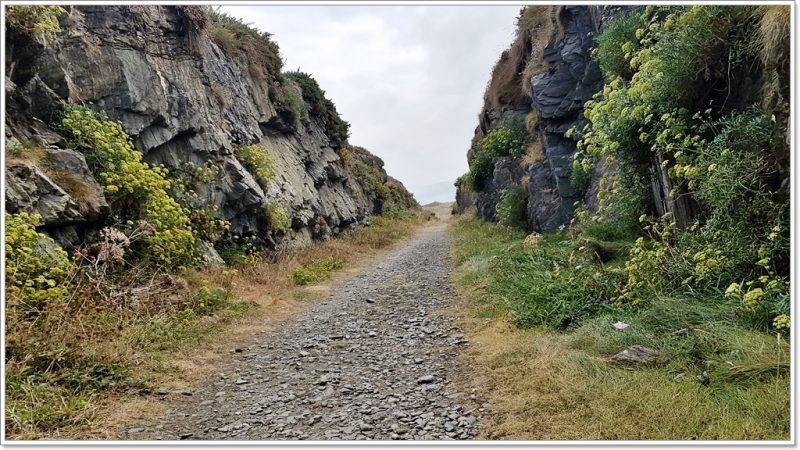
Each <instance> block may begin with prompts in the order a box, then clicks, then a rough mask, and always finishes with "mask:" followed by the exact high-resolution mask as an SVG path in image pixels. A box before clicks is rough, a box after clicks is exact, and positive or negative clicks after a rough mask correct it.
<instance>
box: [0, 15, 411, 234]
mask: <svg viewBox="0 0 800 450" xmlns="http://www.w3.org/2000/svg"><path fill="white" fill-rule="evenodd" d="M66 11H67V12H66V14H64V15H63V16H61V17H60V19H59V20H60V27H61V31H60V32H58V33H57V34H56V35H55V36H54V37H53V38H52V39H48V40H46V41H45V40H43V39H33V38H30V37H27V36H22V35H15V34H14V33H13V30H12V31H11V32H10V33H9V35H8V43H7V51H8V59H9V63H8V66H7V68H8V70H7V73H9V74H10V76H9V77H8V78H7V98H8V104H7V111H6V112H7V121H6V125H7V127H6V130H7V131H6V145H7V146H9V145H22V146H26V147H36V148H44V149H47V152H49V153H51V154H54V155H56V156H55V159H59V158H61V159H63V158H66V157H67V156H68V155H69V154H71V153H70V152H72V151H71V150H66V146H65V138H64V137H63V136H62V135H61V134H59V132H58V130H57V128H56V126H55V122H56V117H57V113H58V111H60V109H61V108H62V107H63V105H65V104H76V103H77V104H84V105H87V106H89V107H91V108H92V109H95V110H99V111H102V112H104V113H105V114H107V115H108V117H109V118H110V119H111V120H115V121H119V122H120V123H121V124H122V126H123V128H124V129H125V131H126V132H127V133H128V134H129V135H130V136H131V138H132V140H133V143H134V145H135V148H136V149H137V150H138V151H140V152H142V153H143V154H144V158H145V160H146V161H147V162H150V163H152V164H156V165H164V166H166V167H167V168H177V167H180V166H181V165H182V164H184V163H189V162H191V163H194V164H195V165H197V166H204V165H213V166H215V167H216V168H218V170H217V174H216V176H215V178H214V179H213V180H212V181H211V182H209V183H205V184H203V185H201V186H199V187H198V189H197V192H198V194H199V196H200V197H201V198H202V199H203V201H204V202H205V204H207V205H213V206H215V207H217V209H218V211H219V214H220V215H221V217H222V218H224V219H226V220H228V221H229V222H230V224H231V229H232V231H233V232H236V233H239V234H247V235H252V236H256V237H257V238H258V239H259V241H260V242H262V243H263V244H264V245H266V246H269V247H285V246H298V245H306V244H308V243H310V242H311V241H312V240H313V239H321V238H326V237H328V236H331V235H335V234H337V233H339V232H341V231H343V230H345V229H348V228H351V227H353V226H356V225H358V224H363V223H365V222H366V221H367V220H368V217H369V215H370V214H374V213H380V211H381V210H382V208H383V207H384V203H385V202H388V201H397V202H402V203H403V204H402V205H400V206H404V207H405V206H413V205H414V204H415V202H414V201H413V198H412V197H411V196H410V194H408V193H407V191H405V189H404V188H403V187H402V185H401V184H400V183H399V182H397V181H396V180H394V179H390V178H389V177H388V176H387V175H386V172H385V171H384V170H383V167H382V166H383V164H382V162H381V161H380V159H379V158H377V157H374V156H372V155H370V157H368V158H367V157H363V155H362V154H361V153H353V155H354V157H356V158H361V160H362V162H363V163H364V164H367V165H370V166H371V167H373V168H374V170H375V171H376V173H377V174H378V176H379V178H380V180H379V181H380V183H382V184H387V183H388V184H389V185H391V186H394V187H393V188H392V192H393V193H399V194H398V195H394V196H393V197H391V198H387V196H385V195H384V196H381V197H380V198H376V196H374V195H364V194H363V193H364V191H370V190H369V189H367V188H365V186H364V181H363V180H362V179H360V178H359V176H358V174H356V173H354V172H353V171H351V170H348V168H347V167H346V165H345V164H344V163H343V161H342V158H341V150H342V147H343V144H342V143H341V142H339V139H335V138H332V137H331V136H329V133H328V132H327V130H326V122H325V121H326V120H327V119H326V118H323V117H318V116H316V115H315V114H314V113H313V108H312V107H311V105H302V106H303V107H304V108H305V109H306V110H309V111H311V114H309V115H307V117H303V118H294V119H295V120H293V116H292V114H290V111H289V110H288V108H287V106H286V105H287V102H285V101H283V99H285V98H286V97H287V96H288V95H292V93H295V94H296V92H297V91H299V87H298V86H297V85H296V84H295V83H294V82H292V81H291V80H287V79H284V78H283V77H281V75H280V73H276V71H275V64H274V63H273V64H272V65H270V64H266V63H264V61H260V60H258V59H255V58H256V57H257V56H258V55H248V54H247V52H234V51H231V50H229V49H223V47H221V46H220V45H218V44H217V43H216V42H215V40H214V39H212V37H211V35H210V33H209V32H208V30H207V26H208V24H207V23H206V22H207V21H206V16H205V12H204V11H203V10H202V8H201V7H197V6H135V5H129V6H71V7H66ZM261 56H262V57H263V55H261ZM268 56H270V57H272V58H273V59H277V58H278V55H277V53H275V54H274V55H268ZM278 67H279V66H278ZM295 96H296V95H295ZM296 97H297V96H296ZM300 101H301V102H302V101H303V100H300ZM249 144H255V145H259V146H261V147H263V149H264V151H265V152H266V154H267V155H268V157H269V160H270V161H271V162H272V165H273V166H274V167H273V169H274V173H275V175H274V176H273V177H272V178H271V179H270V180H269V181H268V182H267V183H266V184H265V183H262V184H261V185H260V184H259V182H257V181H256V179H255V178H254V176H253V174H251V173H250V172H249V171H248V170H247V169H246V168H245V166H246V164H245V163H244V162H243V161H240V160H239V159H238V158H237V156H236V155H235V153H234V147H235V146H236V145H249ZM345 145H346V144H345ZM72 153H74V152H72ZM51 156H52V155H51ZM79 166H80V167H79ZM84 166H85V162H84V163H83V164H82V165H81V164H80V163H78V165H76V166H72V167H66V168H67V169H68V171H69V173H71V175H72V176H73V178H75V177H77V178H78V180H79V181H80V182H82V183H83V184H85V185H86V186H89V188H90V189H93V190H94V191H97V189H96V188H97V185H96V182H94V179H93V178H92V177H91V174H90V173H89V171H88V169H87V170H84V169H85V168H84ZM6 174H7V181H8V188H9V189H8V192H9V195H8V196H7V200H8V202H7V210H9V211H13V212H16V211H29V212H38V213H39V214H41V215H42V216H43V218H44V225H45V228H46V229H48V230H50V231H53V232H54V233H55V234H58V232H59V231H60V230H59V229H60V228H62V227H64V226H70V227H75V226H76V225H78V229H79V231H80V230H81V229H92V228H96V227H98V226H100V225H102V224H103V223H104V222H106V221H108V219H109V214H110V212H111V211H110V209H109V208H108V205H107V204H106V202H105V199H104V197H103V193H102V191H99V192H94V193H95V194H97V195H95V197H97V198H96V199H95V203H97V204H95V205H89V207H84V208H81V207H79V206H80V205H81V204H82V202H83V203H85V201H84V200H83V199H76V198H72V196H71V194H70V193H69V189H66V188H65V187H64V186H59V183H58V180H56V179H53V178H52V177H49V176H48V174H47V170H44V169H38V168H37V167H36V164H34V163H31V162H18V163H12V164H8V165H7V167H6ZM273 201H277V202H280V203H281V204H282V205H284V206H285V208H286V209H287V210H288V213H289V216H290V220H291V227H290V228H289V229H288V230H273V229H270V227H269V226H268V220H266V217H265V214H266V213H265V205H267V204H269V203H270V202H273Z"/></svg>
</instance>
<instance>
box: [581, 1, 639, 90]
mask: <svg viewBox="0 0 800 450" xmlns="http://www.w3.org/2000/svg"><path fill="white" fill-rule="evenodd" d="M646 26H647V22H646V21H645V17H644V15H643V14H641V13H639V12H633V13H627V14H623V15H621V16H618V17H615V18H614V19H612V20H611V21H609V22H608V23H606V24H603V33H602V34H600V36H598V37H597V49H596V50H595V51H594V53H593V54H594V57H595V59H596V60H597V64H598V66H600V70H601V71H602V72H603V76H604V77H605V79H606V81H612V80H614V79H615V78H617V77H622V78H624V79H630V77H631V74H632V73H631V68H630V59H631V57H633V55H634V54H635V53H636V51H637V50H638V49H639V48H640V47H641V44H640V43H639V39H638V38H637V37H636V31H637V30H639V29H643V28H645V27H646Z"/></svg>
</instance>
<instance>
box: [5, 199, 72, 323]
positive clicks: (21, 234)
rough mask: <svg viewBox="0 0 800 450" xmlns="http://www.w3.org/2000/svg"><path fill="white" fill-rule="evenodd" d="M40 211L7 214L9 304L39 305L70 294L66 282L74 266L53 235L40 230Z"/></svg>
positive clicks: (6, 267)
mask: <svg viewBox="0 0 800 450" xmlns="http://www.w3.org/2000/svg"><path fill="white" fill-rule="evenodd" d="M39 225H41V217H40V216H39V215H36V214H33V215H30V214H27V213H19V214H6V241H5V250H6V266H5V271H6V294H7V295H8V300H9V306H10V307H14V306H20V307H22V308H24V309H26V310H36V309H39V308H40V307H41V306H43V305H44V304H46V303H48V302H51V301H61V300H65V299H66V298H67V293H68V291H67V289H66V284H67V281H68V278H69V274H70V273H71V272H72V270H73V269H74V264H73V263H72V262H71V261H70V259H69V257H68V256H67V252H65V251H64V250H63V249H62V248H61V247H59V246H58V245H56V244H55V242H54V241H53V239H51V238H49V237H48V236H47V235H45V234H42V233H39V232H37V231H36V227H37V226H39Z"/></svg>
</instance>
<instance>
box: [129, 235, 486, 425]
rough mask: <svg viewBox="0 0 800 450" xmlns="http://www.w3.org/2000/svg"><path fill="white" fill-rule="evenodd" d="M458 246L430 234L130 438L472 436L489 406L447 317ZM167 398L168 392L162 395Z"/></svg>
mask: <svg viewBox="0 0 800 450" xmlns="http://www.w3.org/2000/svg"><path fill="white" fill-rule="evenodd" d="M449 250H450V242H449V237H448V235H447V230H446V228H445V226H443V225H439V226H435V227H431V228H426V229H424V230H423V231H422V232H421V233H420V234H419V235H418V236H417V237H416V238H415V239H414V240H412V241H410V242H409V243H408V244H407V245H405V246H404V247H402V248H401V249H399V250H396V251H394V252H393V253H391V254H390V255H388V256H387V257H386V258H385V259H383V260H382V261H381V262H380V263H379V264H378V265H377V266H375V267H374V268H372V269H371V270H369V271H367V272H365V273H363V274H360V275H357V276H355V277H353V278H351V279H349V280H348V281H345V282H343V283H342V284H340V285H338V286H336V287H334V288H333V293H332V294H331V295H330V296H329V297H328V298H327V299H325V300H324V301H322V302H321V303H319V304H317V305H315V306H314V307H312V308H311V309H310V310H309V311H307V312H306V313H304V315H303V316H302V317H300V318H297V319H293V320H289V321H287V322H286V323H285V325H284V326H283V327H282V328H280V329H279V330H277V331H272V332H267V333H263V334H261V335H259V336H258V337H257V338H256V340H255V341H254V342H253V344H252V345H251V346H250V347H247V348H244V349H242V351H241V353H237V354H235V357H234V362H233V363H232V365H231V366H230V367H229V368H227V369H226V370H227V371H226V372H225V373H223V374H220V375H219V376H218V377H217V379H216V381H215V382H213V383H211V384H210V385H208V386H206V387H204V388H202V389H200V390H197V391H194V392H184V393H183V394H191V395H180V393H170V394H169V397H170V401H171V403H170V406H171V409H170V410H169V411H168V412H167V415H166V417H164V418H162V419H161V420H160V421H158V422H156V423H151V424H147V425H145V426H139V427H138V428H132V429H130V430H128V438H129V439H242V440H245V439H249V440H269V439H311V440H361V439H415V440H438V439H470V438H472V437H473V436H475V435H476V434H477V432H478V424H479V418H480V416H481V415H482V414H483V413H484V409H485V407H488V406H489V405H485V404H484V405H481V403H480V401H479V400H478V399H476V398H475V395H472V394H470V392H461V391H460V390H459V387H460V386H463V381H464V380H463V375H461V372H460V371H459V367H458V362H457V360H456V356H457V355H458V353H459V352H460V351H461V350H462V349H463V348H464V347H465V346H466V345H468V343H467V342H466V341H465V340H464V339H463V334H462V332H461V330H459V329H458V328H457V327H456V326H455V325H454V323H453V319H452V318H451V317H449V316H448V315H447V311H446V310H445V308H447V307H448V306H450V305H451V302H452V301H453V299H454V298H455V293H454V292H453V290H452V289H451V287H450V285H449V274H450V268H451V265H450V259H449V258H450V257H449ZM162 394H163V392H162Z"/></svg>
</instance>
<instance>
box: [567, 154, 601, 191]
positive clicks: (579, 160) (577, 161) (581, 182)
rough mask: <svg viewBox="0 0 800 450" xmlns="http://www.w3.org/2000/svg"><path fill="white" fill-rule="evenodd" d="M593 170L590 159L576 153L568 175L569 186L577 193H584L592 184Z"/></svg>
mask: <svg viewBox="0 0 800 450" xmlns="http://www.w3.org/2000/svg"><path fill="white" fill-rule="evenodd" d="M594 169H595V167H594V164H592V159H591V158H588V157H586V155H585V154H584V153H583V152H576V153H575V154H574V155H573V157H572V171H570V175H569V182H570V185H572V187H573V188H574V189H575V190H577V191H579V192H584V191H586V190H587V189H589V186H590V185H591V184H592V177H594Z"/></svg>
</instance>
